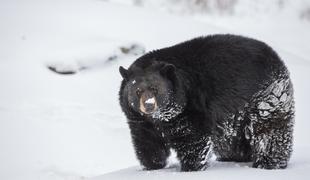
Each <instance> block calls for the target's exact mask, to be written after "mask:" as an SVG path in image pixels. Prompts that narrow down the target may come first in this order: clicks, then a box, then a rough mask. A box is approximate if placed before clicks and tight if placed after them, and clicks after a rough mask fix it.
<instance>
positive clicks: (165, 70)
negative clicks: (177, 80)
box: [160, 64, 176, 78]
mask: <svg viewBox="0 0 310 180" xmlns="http://www.w3.org/2000/svg"><path fill="white" fill-rule="evenodd" d="M175 69H176V67H175V66H174V65H173V64H165V65H164V66H163V67H162V68H161V69H160V74H161V75H163V76H166V77H170V78H172V77H174V76H175Z"/></svg>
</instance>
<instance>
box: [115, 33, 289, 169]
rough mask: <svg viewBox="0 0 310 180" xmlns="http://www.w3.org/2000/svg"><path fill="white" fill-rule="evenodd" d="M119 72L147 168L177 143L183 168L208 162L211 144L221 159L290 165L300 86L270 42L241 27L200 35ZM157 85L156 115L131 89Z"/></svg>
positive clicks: (132, 127)
mask: <svg viewBox="0 0 310 180" xmlns="http://www.w3.org/2000/svg"><path fill="white" fill-rule="evenodd" d="M120 72H121V74H122V76H123V77H124V80H123V81H122V84H121V88H120V92H119V96H120V97H119V98H120V105H121V107H122V110H123V111H124V113H125V115H126V116H127V119H128V124H129V127H130V130H131V135H132V141H133V144H134V148H135V150H136V155H137V157H138V159H139V160H140V162H141V164H142V165H143V166H144V167H145V168H146V169H158V168H163V167H164V166H165V165H166V159H167V157H168V156H169V152H170V148H173V149H175V151H176V152H177V157H178V158H179V160H180V163H181V170H182V171H195V170H202V169H204V168H206V167H207V165H208V157H209V155H210V153H211V150H213V152H214V153H215V155H216V156H217V159H218V160H220V161H252V162H253V167H259V168H264V169H275V168H285V167H286V166H287V162H288V160H289V158H290V155H291V152H292V132H293V120H294V100H293V88H292V84H291V81H290V79H289V73H288V71H287V69H286V67H285V65H284V64H283V62H282V61H281V60H280V58H279V57H278V55H277V54H276V53H275V52H274V51H273V50H272V49H271V48H270V47H269V46H268V45H266V44H265V43H263V42H260V41H257V40H254V39H250V38H245V37H241V36H235V35H212V36H207V37H200V38H196V39H193V40H190V41H186V42H183V43H180V44H177V45H175V46H172V47H168V48H164V49H160V50H155V51H152V52H149V53H147V54H146V55H144V56H142V57H140V58H139V59H137V60H136V61H135V62H134V63H133V64H132V65H131V66H130V67H129V69H128V70H126V69H124V68H122V67H121V68H120ZM133 84H134V85H133ZM150 87H153V88H154V87H155V90H154V92H153V91H152V92H153V93H154V94H155V97H156V98H157V99H159V100H158V101H159V107H160V108H159V110H158V111H159V112H157V115H156V113H155V115H146V114H143V113H141V112H139V108H138V107H137V106H138V102H137V101H138V100H139V98H138V97H135V94H134V93H132V91H134V90H135V89H136V88H144V89H149V88H150ZM156 88H157V89H156ZM157 91H160V92H163V93H158V94H157V93H156V92H157Z"/></svg>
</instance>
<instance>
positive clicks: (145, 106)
mask: <svg viewBox="0 0 310 180" xmlns="http://www.w3.org/2000/svg"><path fill="white" fill-rule="evenodd" d="M156 109H157V102H156V99H155V97H154V96H153V95H151V94H143V95H142V97H141V99H140V111H141V112H143V113H144V114H151V113H153V112H154V111H156Z"/></svg>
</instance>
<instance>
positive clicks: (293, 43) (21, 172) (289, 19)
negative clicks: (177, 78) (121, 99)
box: [0, 0, 310, 180]
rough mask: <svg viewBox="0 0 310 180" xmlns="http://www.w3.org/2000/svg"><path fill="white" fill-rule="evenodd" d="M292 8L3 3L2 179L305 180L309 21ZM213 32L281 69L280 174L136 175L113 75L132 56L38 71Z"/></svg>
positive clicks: (231, 168) (308, 172) (225, 166)
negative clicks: (284, 136) (288, 122)
mask: <svg viewBox="0 0 310 180" xmlns="http://www.w3.org/2000/svg"><path fill="white" fill-rule="evenodd" d="M290 2H292V1H290ZM265 4H266V3H265ZM294 7H295V6H292V8H290V6H287V8H286V10H285V12H286V13H278V12H274V13H272V12H269V13H268V14H269V15H268V16H266V15H265V14H264V11H262V12H261V13H260V14H261V16H260V15H259V14H255V16H254V15H253V16H251V13H248V14H246V15H236V16H235V15H224V16H223V15H216V14H214V15H212V14H210V15H205V14H202V15H199V14H195V15H188V14H187V15H182V14H180V13H170V12H169V11H165V10H162V9H165V8H162V9H158V8H152V6H145V7H144V6H133V5H132V3H129V1H128V0H127V1H120V0H117V1H116V0H113V1H112V0H111V1H108V0H27V1H23V0H1V1H0V84H1V87H0V149H1V150H0V179H1V180H28V179H29V180H36V179H44V180H45V179H47V180H58V179H59V180H64V179H66V180H67V179H69V180H71V179H73V180H77V179H88V178H90V179H91V178H93V179H97V180H101V179H111V180H113V179H159V178H161V179H175V178H178V179H249V178H251V179H293V178H294V179H308V178H309V176H310V155H309V151H310V144H309V137H310V131H309V127H310V121H309V104H308V103H309V100H310V94H309V92H310V83H309V77H310V46H309V42H310V22H308V21H305V20H300V19H299V17H298V16H291V14H292V13H293V12H295V11H296V8H294ZM239 8H242V7H240V6H239ZM244 9H246V6H244V8H243V10H244ZM214 33H233V34H241V35H245V36H250V37H253V38H257V39H259V40H262V41H264V42H266V43H268V44H269V45H270V46H272V47H273V48H274V49H275V50H276V51H277V52H278V53H279V55H280V56H281V57H282V59H283V60H284V61H285V62H286V64H287V66H288V69H289V70H290V72H291V77H292V81H293V84H294V87H295V98H296V125H295V132H294V139H295V143H294V153H293V156H292V159H291V161H290V163H289V167H288V168H287V169H285V170H261V169H253V168H250V167H249V166H250V164H245V163H220V162H215V161H214V162H212V163H211V166H210V167H209V169H207V170H206V171H202V172H191V173H181V172H178V170H179V166H178V165H176V164H175V163H171V164H170V165H169V167H168V168H166V169H164V170H157V171H142V170H141V167H140V166H138V161H137V160H136V158H135V154H134V151H133V147H132V144H131V140H130V134H129V129H128V127H127V124H126V119H125V116H124V114H123V113H122V112H121V109H120V107H119V104H118V90H119V86H120V81H121V76H120V75H119V72H118V67H119V66H120V65H122V66H124V67H128V66H129V65H130V64H131V63H132V62H133V61H134V60H135V58H136V57H135V56H133V55H132V56H128V58H124V59H121V60H118V61H115V62H114V63H111V64H109V65H107V66H106V67H104V68H98V69H95V70H93V71H87V72H83V73H79V74H76V75H67V76H63V75H58V74H55V73H53V72H51V71H49V70H48V69H47V68H46V67H45V64H46V63H47V62H63V63H64V64H66V63H69V64H70V62H77V61H79V60H81V59H82V60H83V62H86V61H85V60H87V59H90V60H91V59H98V58H99V59H100V58H101V57H107V56H109V55H110V52H111V51H113V50H114V49H115V47H118V46H121V45H123V44H127V43H128V42H133V41H134V42H139V43H141V44H143V45H144V46H145V47H146V48H147V50H152V49H158V48H162V47H166V46H170V45H173V44H176V43H179V42H181V41H185V40H188V39H190V38H194V37H197V36H202V35H208V34H214ZM73 64H74V63H73ZM128 167H129V168H128Z"/></svg>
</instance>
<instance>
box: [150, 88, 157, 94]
mask: <svg viewBox="0 0 310 180" xmlns="http://www.w3.org/2000/svg"><path fill="white" fill-rule="evenodd" d="M150 90H151V91H152V92H153V93H154V94H157V92H158V91H157V89H156V88H154V87H151V88H150Z"/></svg>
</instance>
